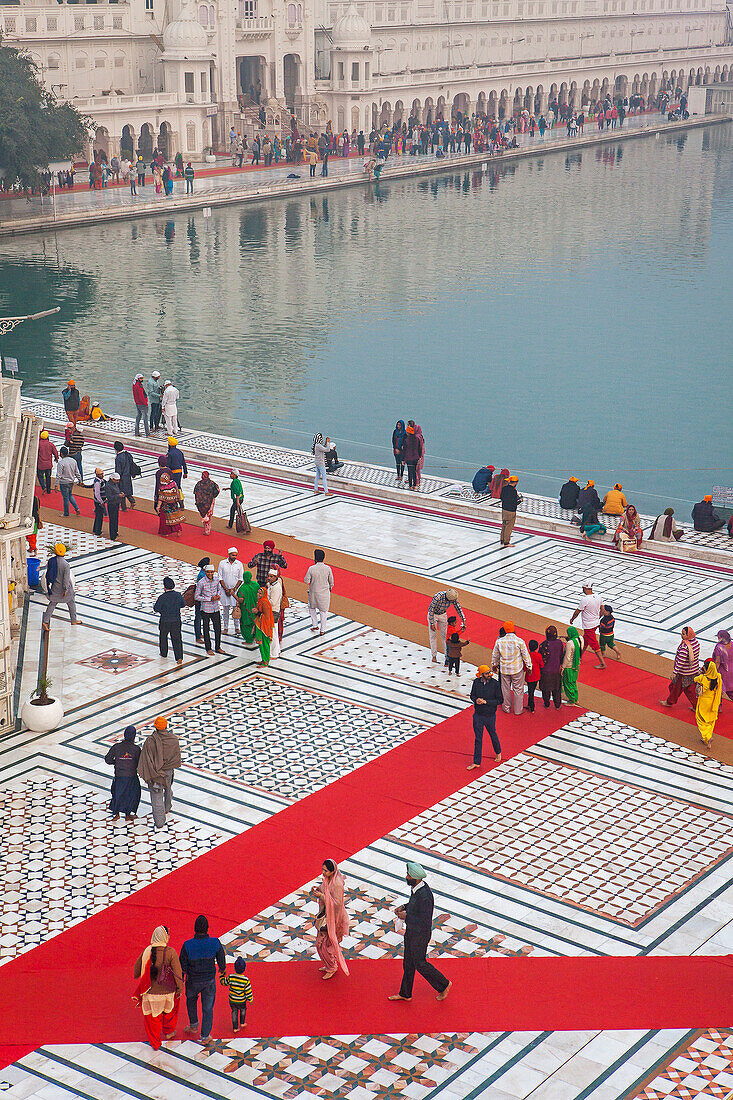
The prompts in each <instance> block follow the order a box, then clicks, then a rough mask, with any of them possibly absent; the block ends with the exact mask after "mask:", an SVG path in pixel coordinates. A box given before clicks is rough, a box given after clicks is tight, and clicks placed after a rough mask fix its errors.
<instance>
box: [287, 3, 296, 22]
mask: <svg viewBox="0 0 733 1100" xmlns="http://www.w3.org/2000/svg"><path fill="white" fill-rule="evenodd" d="M297 12H298V9H297V8H296V6H295V4H288V23H289V25H290V26H291V27H294V26H295V20H296V17H297Z"/></svg>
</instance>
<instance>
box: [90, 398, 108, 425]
mask: <svg viewBox="0 0 733 1100" xmlns="http://www.w3.org/2000/svg"><path fill="white" fill-rule="evenodd" d="M89 419H90V420H93V421H95V420H111V419H112V417H111V416H107V414H106V413H105V412H102V409H101V408H100V405H99V402H98V401H92V407H91V410H90V412H89Z"/></svg>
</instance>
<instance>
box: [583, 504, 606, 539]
mask: <svg viewBox="0 0 733 1100" xmlns="http://www.w3.org/2000/svg"><path fill="white" fill-rule="evenodd" d="M580 533H581V535H582V536H583V541H584V542H590V541H591V539H592V538H593V536H594V535H605V533H606V528H605V527H604V525H603V524H602V523H601V522H600V520H599V518H598V509H597V508H596V506H595V505H594V504H586V506H585V508H584V509H583V511H582V513H581V518H580Z"/></svg>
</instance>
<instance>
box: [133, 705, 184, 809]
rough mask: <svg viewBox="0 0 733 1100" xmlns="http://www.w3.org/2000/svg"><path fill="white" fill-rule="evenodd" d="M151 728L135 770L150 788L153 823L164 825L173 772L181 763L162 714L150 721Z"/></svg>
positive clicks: (178, 750) (177, 745) (170, 794)
mask: <svg viewBox="0 0 733 1100" xmlns="http://www.w3.org/2000/svg"><path fill="white" fill-rule="evenodd" d="M153 730H154V732H153V733H151V735H150V737H148V739H147V741H146V742H145V744H144V745H143V747H142V752H141V753H140V762H139V764H138V767H137V773H138V775H139V776H140V778H141V779H142V781H143V783H147V785H148V790H149V791H150V805H151V806H152V809H153V824H154V826H155V828H156V829H164V828H165V825H166V815H167V814H169V813H170V812H171V807H172V805H173V793H172V787H173V772H174V771H175V769H176V768H180V767H181V746H180V745H179V743H178V738H177V737H176V735H175V734H174V733H171V731H170V730H169V729H168V719H167V718H164V717H163V716H162V715H160V716H159V717H158V718H156V719H155V721H154V722H153Z"/></svg>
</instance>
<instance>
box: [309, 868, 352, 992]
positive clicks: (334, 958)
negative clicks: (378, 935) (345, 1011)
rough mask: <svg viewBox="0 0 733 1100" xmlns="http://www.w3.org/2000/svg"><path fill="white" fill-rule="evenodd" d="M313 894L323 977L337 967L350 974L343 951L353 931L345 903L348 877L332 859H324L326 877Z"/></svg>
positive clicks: (326, 978)
mask: <svg viewBox="0 0 733 1100" xmlns="http://www.w3.org/2000/svg"><path fill="white" fill-rule="evenodd" d="M312 893H313V895H314V897H316V898H318V902H319V905H318V915H317V916H316V919H315V926H316V951H317V952H318V956H319V958H320V959H321V962H322V963H323V966H322V967H321V970H322V971H323V972H324V974H323V980H324V982H325V981H327V980H328V979H329V978H333V976H334V974H335V973H336V971H337V970H339V969H341V970H343V972H344V974H346V976H347V977H348V975H349V968H348V966H347V965H346V962H345V961H344V957H343V955H342V954H341V941H342V939H343V938H344V936H346V935H348V932H349V915H348V913H347V912H346V906H345V904H344V876H343V875H342V874H341V872H340V871H339V869H338V866H337V865H336V864H335V863H334V861H333V860H332V859H324V861H323V878H322V879H321V881H320V882H319V883H318V885H317V886H314V887H313V890H312Z"/></svg>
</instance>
